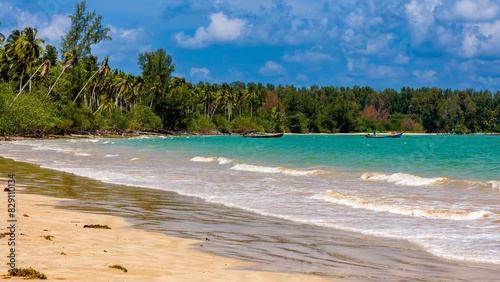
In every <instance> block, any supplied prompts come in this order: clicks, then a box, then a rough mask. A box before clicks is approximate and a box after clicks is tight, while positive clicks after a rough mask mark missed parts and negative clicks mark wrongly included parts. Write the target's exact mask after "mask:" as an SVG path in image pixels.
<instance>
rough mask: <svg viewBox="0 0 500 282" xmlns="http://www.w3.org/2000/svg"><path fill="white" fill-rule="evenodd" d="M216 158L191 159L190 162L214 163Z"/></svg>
mask: <svg viewBox="0 0 500 282" xmlns="http://www.w3.org/2000/svg"><path fill="white" fill-rule="evenodd" d="M216 160H217V158H214V157H212V158H206V157H194V158H192V159H191V161H192V162H203V163H210V162H215V161H216Z"/></svg>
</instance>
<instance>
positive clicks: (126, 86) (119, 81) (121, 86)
mask: <svg viewBox="0 0 500 282" xmlns="http://www.w3.org/2000/svg"><path fill="white" fill-rule="evenodd" d="M133 79H134V78H133V76H132V75H131V74H130V73H129V74H127V75H124V74H123V73H120V74H119V75H118V76H116V77H115V79H113V88H114V89H115V91H118V95H117V96H116V100H115V107H117V106H118V101H119V99H120V97H121V96H122V94H123V95H124V96H127V95H128V93H129V91H130V89H132V84H133Z"/></svg>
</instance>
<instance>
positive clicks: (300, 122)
mask: <svg viewBox="0 0 500 282" xmlns="http://www.w3.org/2000/svg"><path fill="white" fill-rule="evenodd" d="M308 124H309V120H308V119H307V117H306V115H305V114H304V113H301V112H299V113H296V114H294V115H291V116H289V117H288V118H287V122H286V125H287V127H288V128H289V129H290V131H291V132H292V133H305V132H308V131H309V129H308V128H307V125H308Z"/></svg>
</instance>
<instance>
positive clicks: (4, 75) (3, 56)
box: [0, 47, 10, 80]
mask: <svg viewBox="0 0 500 282" xmlns="http://www.w3.org/2000/svg"><path fill="white" fill-rule="evenodd" d="M9 67H10V62H9V57H8V56H7V53H6V52H5V49H3V48H1V47H0V79H3V80H7V79H8V78H9Z"/></svg>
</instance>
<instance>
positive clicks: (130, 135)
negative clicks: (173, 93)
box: [0, 131, 491, 142]
mask: <svg viewBox="0 0 500 282" xmlns="http://www.w3.org/2000/svg"><path fill="white" fill-rule="evenodd" d="M395 133H398V132H395V131H387V132H381V134H395ZM242 134H243V133H232V134H228V133H223V132H220V131H211V132H208V133H204V132H173V133H168V134H167V133H158V132H144V131H127V132H125V131H124V132H123V133H103V134H101V133H99V134H67V135H54V134H50V135H48V136H45V137H34V136H22V135H21V136H16V135H4V136H0V142H1V141H18V140H51V139H53V140H57V139H75V138H83V139H84V138H89V139H92V138H134V137H140V136H151V137H154V136H171V137H186V136H190V137H192V136H206V137H208V136H238V135H242ZM368 134H372V132H352V133H291V132H287V133H286V134H285V135H289V136H365V135H368ZM490 134H491V133H490ZM404 135H406V136H442V135H443V136H447V135H457V136H477V135H479V136H482V135H488V133H478V134H443V133H425V132H405V133H404Z"/></svg>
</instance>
